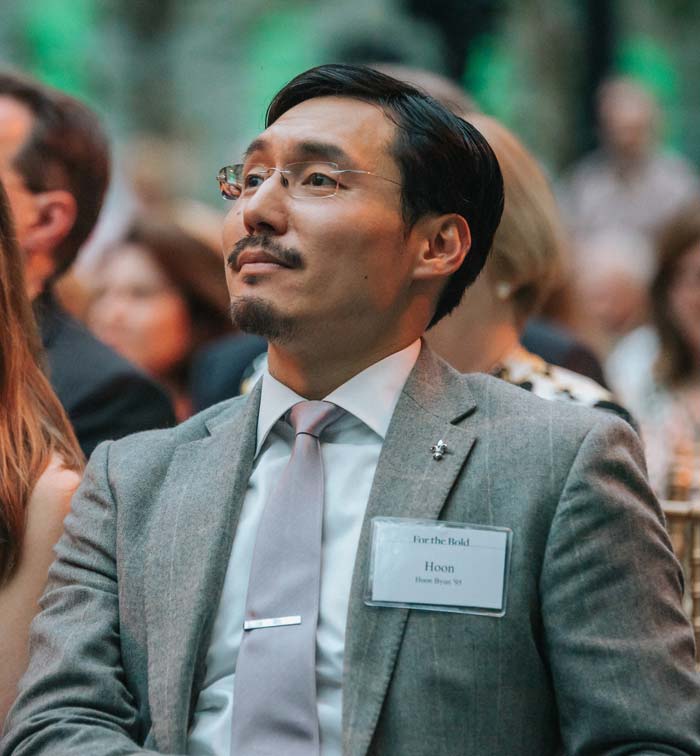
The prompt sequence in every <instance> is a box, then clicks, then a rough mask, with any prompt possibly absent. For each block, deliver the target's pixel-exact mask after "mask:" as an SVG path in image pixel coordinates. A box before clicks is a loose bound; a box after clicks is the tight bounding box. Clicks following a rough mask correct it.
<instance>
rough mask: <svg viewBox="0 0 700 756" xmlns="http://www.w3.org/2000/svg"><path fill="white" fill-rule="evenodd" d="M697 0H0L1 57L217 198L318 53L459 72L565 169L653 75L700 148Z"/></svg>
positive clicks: (669, 112)
mask: <svg viewBox="0 0 700 756" xmlns="http://www.w3.org/2000/svg"><path fill="white" fill-rule="evenodd" d="M699 32H700V3H697V2H695V1H694V0H664V1H661V0H657V2H652V0H617V2H614V1H612V0H608V1H604V0H589V1H587V2H586V1H580V2H576V1H575V0H517V1H516V0H510V1H509V0H472V1H468V0H352V2H348V1H347V0H342V1H341V0H70V1H69V2H68V1H67V0H2V25H1V26H0V61H1V62H2V63H3V65H10V66H14V67H18V68H22V69H24V70H27V71H30V72H31V73H33V74H35V75H36V76H38V77H40V78H41V79H43V80H45V81H48V82H50V83H52V84H54V85H56V86H58V87H61V88H63V89H66V90H68V91H70V92H72V93H74V94H77V95H79V96H81V97H83V98H85V99H86V100H88V101H89V102H90V103H91V104H92V105H93V106H94V107H96V109H97V110H98V111H99V112H100V113H101V114H102V115H103V117H104V119H105V120H106V122H107V123H108V125H109V128H110V131H111V133H112V135H113V137H114V139H115V144H116V145H117V154H119V149H120V145H125V144H127V143H128V142H129V141H130V140H131V139H132V138H133V137H134V136H135V135H142V134H150V135H156V136H158V137H161V138H165V139H167V140H169V141H173V142H174V143H175V144H177V145H179V146H180V149H181V150H182V152H183V154H185V155H186V157H187V160H185V161H182V163H181V164H180V163H178V164H177V166H176V165H175V164H173V166H172V167H171V171H172V173H174V174H175V175H171V176H168V180H172V181H176V182H178V184H179V186H180V189H181V191H182V192H183V193H188V194H190V195H192V196H195V197H198V198H199V199H203V200H207V201H212V202H216V197H215V192H214V185H213V182H212V180H211V179H212V176H213V175H214V174H215V172H216V170H217V169H218V167H219V166H220V165H222V164H224V163H227V162H231V161H233V160H234V159H235V158H236V157H238V155H239V153H240V151H241V149H242V147H243V146H244V145H245V144H246V143H247V142H248V141H249V139H250V138H251V136H252V135H254V134H255V133H256V132H257V131H258V130H259V129H260V127H261V125H262V123H263V118H264V111H265V106H266V104H267V102H268V101H269V99H270V97H271V95H272V94H273V93H274V92H275V91H276V89H278V88H279V87H280V86H281V85H282V84H283V83H284V82H286V81H287V80H288V79H289V78H291V77H292V76H294V75H295V74H296V73H298V72H299V71H301V70H303V69H305V68H308V67H309V66H312V65H315V64H318V63H323V62H330V61H348V62H367V61H379V60H382V61H391V62H402V63H405V64H407V65H412V66H418V67H424V68H427V69H430V70H432V71H436V72H438V73H442V74H445V75H447V76H449V77H450V78H452V79H453V80H455V81H456V82H458V83H460V84H461V85H462V86H463V87H464V88H465V89H466V90H468V91H469V92H470V93H471V94H472V96H473V97H474V98H475V99H476V101H477V102H478V103H479V105H480V106H481V107H482V108H483V109H484V110H485V111H486V112H489V113H491V114H493V115H496V116H497V117H499V118H501V119H502V120H504V121H505V122H506V123H507V124H508V125H509V126H511V127H512V128H513V129H514V130H515V131H516V133H518V134H519V135H520V136H521V138H522V139H523V140H524V141H525V142H526V144H528V145H529V146H530V147H531V148H532V149H533V150H534V151H535V153H536V154H537V155H538V156H539V157H540V158H541V159H542V160H543V162H544V163H545V165H546V166H547V167H548V168H549V170H550V171H551V172H552V174H554V175H557V174H559V173H560V172H561V171H562V170H564V169H565V168H566V167H567V166H568V165H569V164H570V163H571V162H572V161H574V160H575V159H576V158H577V157H579V156H580V155H581V154H582V153H583V152H585V151H586V150H588V149H589V148H590V147H592V146H594V145H595V142H596V134H595V126H594V120H593V93H594V91H595V88H596V86H597V84H598V83H599V81H600V80H601V78H602V77H603V76H605V75H607V74H610V73H614V72H617V73H620V72H622V73H629V74H632V75H633V76H635V77H637V78H639V79H641V80H642V81H643V82H645V83H647V84H648V85H649V86H650V87H651V88H652V89H653V91H654V92H655V93H656V95H657V96H658V98H659V100H660V102H661V104H662V107H663V110H664V115H665V118H664V140H665V141H666V142H667V143H668V144H670V145H672V146H674V147H676V148H677V149H680V150H681V151H682V152H684V153H685V154H686V155H688V156H689V157H690V158H691V159H692V160H693V161H694V162H695V163H696V164H698V163H700V88H698V87H697V86H696V76H697V72H698V59H699V56H700V53H699V52H698V45H697V39H698V37H699Z"/></svg>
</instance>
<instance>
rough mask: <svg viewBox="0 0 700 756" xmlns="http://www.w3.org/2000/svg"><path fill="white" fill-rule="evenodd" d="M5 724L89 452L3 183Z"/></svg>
mask: <svg viewBox="0 0 700 756" xmlns="http://www.w3.org/2000/svg"><path fill="white" fill-rule="evenodd" d="M0 323H2V327H1V328H0V408H2V409H1V410H0V724H1V723H2V722H3V721H4V719H5V716H6V714H7V711H8V709H9V708H10V705H11V704H12V701H13V700H14V698H15V690H16V686H17V681H18V680H19V677H20V676H21V674H22V673H23V672H24V668H25V667H26V665H27V656H28V649H27V640H28V633H29V624H30V622H31V620H32V618H33V617H34V615H35V614H36V612H37V610H38V600H39V597H40V596H41V593H42V591H43V589H44V585H45V583H46V577H47V573H48V569H49V565H50V564H51V562H52V560H53V551H52V549H53V545H54V544H55V543H56V541H57V540H58V538H59V537H60V535H61V533H62V531H63V518H64V517H65V516H66V514H67V512H68V510H69V506H70V499H71V496H72V494H73V492H74V491H75V489H76V487H77V485H78V483H79V481H80V473H81V471H82V467H83V457H82V453H81V451H80V447H79V446H78V442H77V440H76V438H75V435H74V434H73V430H72V428H71V426H70V424H69V421H68V418H67V417H66V414H65V412H64V411H63V408H62V407H61V405H60V403H59V401H58V399H57V398H56V396H55V394H54V393H53V390H52V389H51V386H50V385H49V382H48V381H47V379H46V378H45V376H44V374H43V373H42V371H41V368H40V366H39V364H38V363H37V357H36V355H39V354H41V340H40V339H39V335H38V332H37V328H36V324H35V322H34V316H33V313H32V309H31V306H30V304H29V299H28V298H27V294H26V290H25V281H24V269H23V261H22V256H21V252H20V250H19V248H18V247H17V244H16V242H15V239H14V231H13V228H12V223H11V219H10V215H9V206H8V202H7V197H6V195H5V191H4V189H3V187H2V185H0Z"/></svg>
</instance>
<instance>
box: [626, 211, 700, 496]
mask: <svg viewBox="0 0 700 756" xmlns="http://www.w3.org/2000/svg"><path fill="white" fill-rule="evenodd" d="M651 313H652V324H653V326H654V329H655V331H656V337H657V339H658V354H657V357H656V360H655V363H654V369H653V372H646V374H645V376H644V377H645V378H646V380H645V381H643V382H642V384H641V389H640V390H639V392H637V393H633V392H630V397H629V401H630V407H631V409H632V411H633V412H634V413H635V415H636V417H637V418H638V419H639V421H640V425H641V430H642V438H643V441H644V444H645V447H646V453H647V460H648V466H649V479H650V481H651V483H652V485H653V487H654V488H655V490H656V492H657V494H658V495H659V496H660V497H661V498H666V499H688V498H694V497H698V496H700V203H695V204H693V205H692V206H690V207H688V208H687V209H685V210H683V211H682V212H681V213H679V214H678V215H677V216H675V217H674V218H673V219H671V221H669V223H668V225H667V226H666V227H665V228H664V229H663V230H662V232H661V234H660V236H659V244H658V270H657V272H656V276H655V278H654V280H653V283H652V285H651Z"/></svg>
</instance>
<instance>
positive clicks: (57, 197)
mask: <svg viewBox="0 0 700 756" xmlns="http://www.w3.org/2000/svg"><path fill="white" fill-rule="evenodd" d="M33 197H34V206H35V210H36V214H35V216H34V221H33V223H32V224H31V227H30V228H29V229H28V230H27V233H26V241H25V247H26V249H27V252H28V253H32V252H33V251H34V250H45V251H46V250H48V251H53V250H54V249H55V248H56V247H57V246H58V245H59V244H60V243H61V242H62V241H63V240H64V239H65V238H66V236H68V234H69V233H70V231H71V229H72V228H73V225H74V223H75V219H76V217H77V213H78V206H77V203H76V201H75V197H74V196H73V195H72V194H71V193H70V192H68V191H66V190H65V189H52V190H50V191H46V192H37V193H36V194H34V195H33Z"/></svg>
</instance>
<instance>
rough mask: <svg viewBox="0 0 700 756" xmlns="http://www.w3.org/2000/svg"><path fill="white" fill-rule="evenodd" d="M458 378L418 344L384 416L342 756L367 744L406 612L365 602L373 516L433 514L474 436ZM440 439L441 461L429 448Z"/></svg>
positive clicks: (360, 563) (355, 608) (362, 552)
mask: <svg viewBox="0 0 700 756" xmlns="http://www.w3.org/2000/svg"><path fill="white" fill-rule="evenodd" d="M474 407H475V405H474V402H473V400H472V399H471V394H470V392H469V390H468V389H467V388H466V383H465V380H464V378H463V376H460V375H459V374H458V373H455V372H454V371H452V370H451V369H450V368H448V367H447V366H446V365H444V363H441V362H440V361H439V360H437V358H435V356H434V355H433V354H432V353H431V352H430V351H429V350H428V349H427V348H426V347H425V346H424V347H423V349H422V350H421V354H420V356H419V358H418V361H417V363H416V366H415V368H414V370H413V372H412V373H411V375H410V376H409V379H408V381H407V382H406V386H405V387H404V389H403V391H402V393H401V396H400V398H399V402H398V404H397V406H396V410H395V412H394V415H393V417H392V420H391V424H390V426H389V430H388V431H387V436H386V439H385V441H384V445H383V448H382V453H381V456H380V459H379V463H378V465H377V471H376V473H375V477H374V481H373V484H372V491H371V493H370V497H369V501H368V503H367V511H366V514H365V519H364V523H363V526H362V533H361V536H360V543H359V546H358V551H357V557H356V560H355V571H354V574H353V582H352V589H351V592H350V604H349V607H348V621H347V628H346V636H345V660H344V679H343V754H344V756H350V755H352V756H364V754H365V753H366V752H367V749H368V748H369V745H370V743H371V740H372V737H373V735H374V730H375V728H376V726H377V721H378V719H379V714H380V711H381V708H382V704H383V702H384V698H385V696H386V693H387V689H388V686H389V682H390V680H391V675H392V673H393V669H394V665H395V663H396V657H397V654H398V651H399V648H400V646H401V640H402V638H403V632H404V627H405V624H406V620H407V617H408V610H407V609H396V608H380V607H370V606H366V605H365V603H364V597H365V592H366V586H367V580H368V565H369V551H370V524H371V520H372V518H374V517H408V518H420V519H437V518H438V517H439V516H440V512H441V511H442V508H443V506H444V505H445V501H446V499H447V496H448V494H449V492H450V490H451V489H452V486H453V484H454V482H455V479H456V478H457V476H458V475H459V473H460V471H461V470H462V467H463V466H464V464H465V461H466V459H467V457H468V455H469V451H470V450H471V448H472V445H473V443H474V440H475V438H474V436H473V435H472V434H471V433H470V432H469V431H468V430H465V429H464V428H461V427H458V426H456V425H454V423H455V422H457V421H458V420H460V419H462V418H464V417H465V416H466V415H467V414H469V413H470V412H472V411H473V410H474ZM439 440H442V441H443V442H444V443H445V444H446V446H447V453H446V454H445V456H444V457H443V459H441V460H439V461H437V460H435V459H433V456H432V453H431V450H430V448H431V446H432V445H433V444H435V443H436V442H437V441H439Z"/></svg>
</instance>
